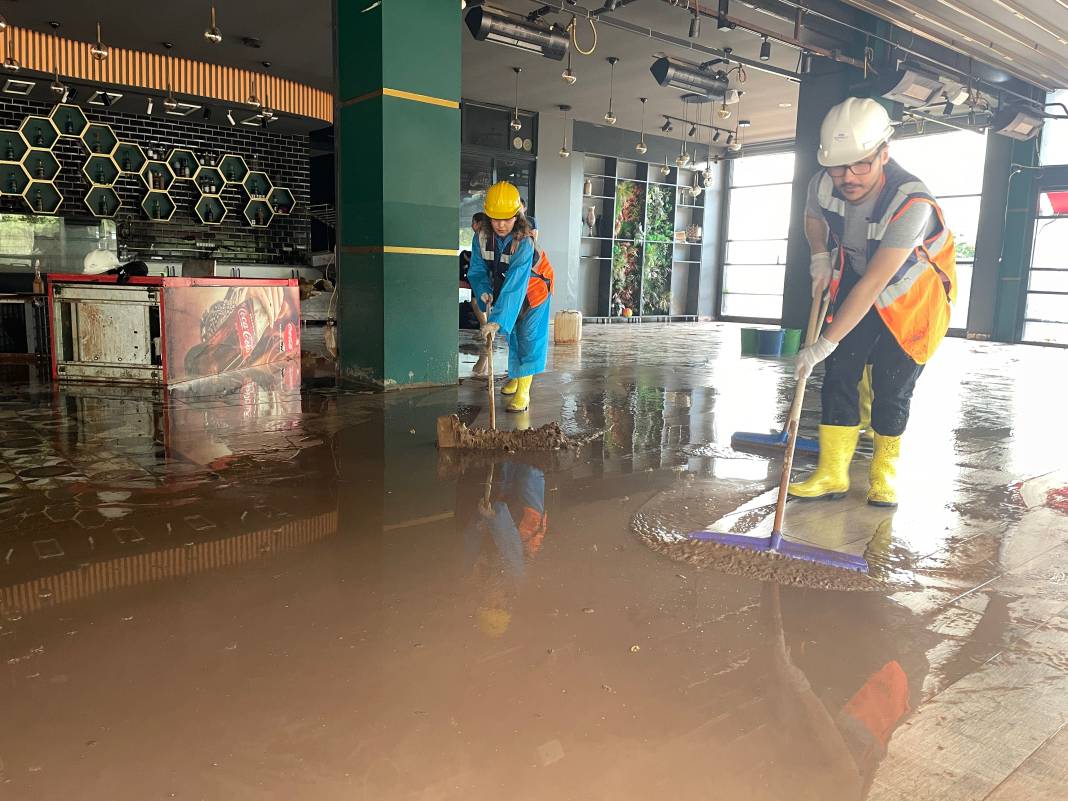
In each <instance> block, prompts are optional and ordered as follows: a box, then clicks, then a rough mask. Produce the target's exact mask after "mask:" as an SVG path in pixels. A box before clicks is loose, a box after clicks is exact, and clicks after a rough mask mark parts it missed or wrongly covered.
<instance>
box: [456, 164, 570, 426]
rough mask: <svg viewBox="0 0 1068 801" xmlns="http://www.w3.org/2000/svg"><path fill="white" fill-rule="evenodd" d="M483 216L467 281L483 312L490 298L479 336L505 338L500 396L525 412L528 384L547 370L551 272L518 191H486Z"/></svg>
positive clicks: (499, 187) (503, 187) (501, 186)
mask: <svg viewBox="0 0 1068 801" xmlns="http://www.w3.org/2000/svg"><path fill="white" fill-rule="evenodd" d="M485 213H486V216H487V217H489V225H485V224H482V225H480V226H479V230H478V231H477V232H476V233H475V236H474V239H473V241H472V243H471V267H470V269H469V270H468V273H467V278H468V281H469V282H470V283H471V287H472V290H473V293H472V294H473V295H474V302H475V303H478V304H479V305H480V306H482V307H483V308H485V306H484V304H483V303H482V296H483V295H491V296H492V297H493V309H492V311H491V312H490V314H489V319H488V321H487V322H486V324H485V325H484V326H483V327H482V336H483V337H484V338H486V339H489V338H491V337H493V336H495V335H496V334H497V333H498V332H500V333H501V334H504V335H507V337H508V379H509V380H508V382H507V383H506V384H505V385H504V387H502V388H501V392H502V393H503V394H505V395H512V396H514V397H513V398H512V401H511V403H509V404H508V411H510V412H525V411H527V409H528V408H529V407H530V385H531V382H532V381H533V380H534V376H535V375H536V374H538V373H540V372H542V371H544V370H545V360H546V355H547V353H548V348H549V307H550V301H551V298H552V292H553V269H552V266H551V265H550V264H549V260H548V258H547V257H546V256H545V252H544V251H540V250H538V248H537V242H536V239H535V237H534V229H533V228H532V226H531V224H530V221H529V220H528V219H527V217H526V216H525V215H524V214H523V203H522V201H521V200H520V198H519V190H518V189H516V188H515V187H514V186H513V185H512V184H509V183H505V182H502V183H498V184H494V185H493V186H491V187H490V188H489V189H488V190H487V192H486V203H485Z"/></svg>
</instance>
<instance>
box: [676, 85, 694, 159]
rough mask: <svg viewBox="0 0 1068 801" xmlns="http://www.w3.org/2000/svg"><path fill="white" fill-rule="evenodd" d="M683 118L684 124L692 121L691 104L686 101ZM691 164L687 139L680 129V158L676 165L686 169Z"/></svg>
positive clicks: (683, 107)
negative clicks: (687, 150) (687, 149)
mask: <svg viewBox="0 0 1068 801" xmlns="http://www.w3.org/2000/svg"><path fill="white" fill-rule="evenodd" d="M682 118H683V121H684V122H689V121H690V104H689V103H688V102H686V100H683V101H682ZM689 163H690V154H689V153H687V152H686V139H685V138H684V137H683V135H682V129H681V128H680V129H679V156H678V158H676V159H675V165H676V166H678V167H685V166H686V165H687V164H689Z"/></svg>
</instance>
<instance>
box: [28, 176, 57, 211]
mask: <svg viewBox="0 0 1068 801" xmlns="http://www.w3.org/2000/svg"><path fill="white" fill-rule="evenodd" d="M22 199H23V200H25V201H26V203H27V205H28V206H29V207H30V209H31V210H32V211H33V212H34V213H35V214H55V213H56V210H57V209H59V206H60V204H61V203H63V195H61V194H59V190H58V189H56V188H55V186H53V185H52V184H50V183H49V182H48V181H30V182H29V183H28V184H26V189H25V191H24V192H23V193H22Z"/></svg>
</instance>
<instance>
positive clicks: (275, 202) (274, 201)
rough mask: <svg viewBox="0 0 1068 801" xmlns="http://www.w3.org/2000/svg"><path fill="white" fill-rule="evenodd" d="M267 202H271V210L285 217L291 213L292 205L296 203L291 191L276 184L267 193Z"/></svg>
mask: <svg viewBox="0 0 1068 801" xmlns="http://www.w3.org/2000/svg"><path fill="white" fill-rule="evenodd" d="M267 202H268V203H270V204H271V211H273V212H274V213H275V214H280V215H281V216H283V217H286V216H288V215H290V214H292V213H293V207H294V206H295V205H296V204H297V203H296V201H295V200H294V199H293V193H292V192H290V191H289V190H288V189H286V188H284V187H281V186H276V187H275V188H274V189H272V190H271V191H270V194H268V195H267Z"/></svg>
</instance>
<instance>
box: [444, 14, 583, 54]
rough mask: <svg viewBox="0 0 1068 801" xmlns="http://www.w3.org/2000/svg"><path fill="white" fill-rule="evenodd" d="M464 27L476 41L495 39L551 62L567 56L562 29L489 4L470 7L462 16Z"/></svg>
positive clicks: (499, 42)
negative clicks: (465, 25) (465, 24)
mask: <svg viewBox="0 0 1068 801" xmlns="http://www.w3.org/2000/svg"><path fill="white" fill-rule="evenodd" d="M464 21H465V22H466V23H467V29H468V30H469V31H471V35H472V36H473V37H475V39H477V40H478V41H480V42H495V43H496V44H501V45H504V46H506V47H512V48H515V49H516V50H523V51H524V52H527V53H537V54H538V55H541V56H544V57H545V58H551V59H552V60H553V61H561V60H562V59H563V58H564V56H565V55H567V51H568V46H569V44H570V40H569V39H568V37H567V36H566V35H565V34H564V32H563V31H561V30H558V29H557V28H555V27H553V26H549V25H544V24H542V23H541V22H531V21H530V20H528V19H526V18H525V17H521V16H519V15H518V14H512V13H510V12H508V11H501V10H499V9H496V8H491V7H489V6H481V5H480V6H473V7H472V8H471V9H470V10H469V11H468V12H467V15H466V16H465V17H464Z"/></svg>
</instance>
